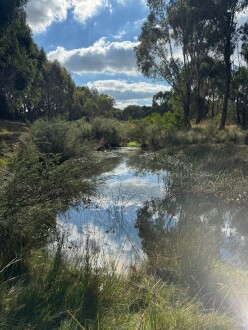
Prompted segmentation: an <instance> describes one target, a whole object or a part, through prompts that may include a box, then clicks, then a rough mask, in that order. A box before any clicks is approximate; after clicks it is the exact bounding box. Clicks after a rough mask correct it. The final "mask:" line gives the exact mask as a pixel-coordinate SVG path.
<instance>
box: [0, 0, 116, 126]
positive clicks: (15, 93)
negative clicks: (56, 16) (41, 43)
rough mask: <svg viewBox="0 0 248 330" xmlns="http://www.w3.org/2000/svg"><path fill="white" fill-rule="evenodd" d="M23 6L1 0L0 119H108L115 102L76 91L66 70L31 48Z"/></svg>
mask: <svg viewBox="0 0 248 330" xmlns="http://www.w3.org/2000/svg"><path fill="white" fill-rule="evenodd" d="M25 5H26V1H21V0H16V1H15V0H13V1H5V0H0V32H1V34H0V119H2V120H7V119H8V120H29V121H35V120H36V119H38V118H43V117H47V118H49V119H50V118H53V117H55V116H63V117H65V118H67V119H69V120H75V119H79V118H81V117H89V118H91V117H96V116H99V115H100V114H104V115H105V116H106V117H112V116H113V114H112V112H113V111H114V104H115V101H114V99H113V98H111V97H110V96H108V95H106V94H99V93H98V91H97V90H94V89H90V88H88V87H78V86H76V85H75V83H74V82H73V80H72V78H71V76H70V75H69V73H68V72H67V71H66V69H65V68H63V67H62V66H61V65H60V64H59V62H57V61H54V62H51V61H48V59H47V57H46V54H45V52H44V50H43V49H39V48H38V47H37V45H36V44H35V43H34V42H33V39H32V33H31V30H30V28H29V27H28V25H27V23H26V14H25Z"/></svg>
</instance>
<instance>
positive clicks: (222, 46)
mask: <svg viewBox="0 0 248 330" xmlns="http://www.w3.org/2000/svg"><path fill="white" fill-rule="evenodd" d="M247 7H248V0H214V7H213V13H214V19H213V29H214V33H213V34H212V37H213V39H212V42H213V47H214V48H215V50H216V51H217V52H219V53H220V54H221V55H222V56H223V60H224V63H225V82H224V85H225V93H224V101H223V109H222V116H221V122H220V129H224V128H225V124H226V119H227V108H228V101H229V98H230V85H231V78H232V71H231V70H232V60H231V56H232V55H233V53H234V49H235V41H236V37H237V20H238V15H239V14H240V13H241V12H242V11H244V10H245V9H246V8H247Z"/></svg>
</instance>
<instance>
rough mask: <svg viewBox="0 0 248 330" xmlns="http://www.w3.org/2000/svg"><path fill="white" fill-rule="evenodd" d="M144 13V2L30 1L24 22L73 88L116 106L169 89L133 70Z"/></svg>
mask: <svg viewBox="0 0 248 330" xmlns="http://www.w3.org/2000/svg"><path fill="white" fill-rule="evenodd" d="M148 14H149V9H148V7H147V6H146V0H30V1H29V3H28V5H27V21H28V24H29V26H30V27H31V29H32V31H33V37H34V41H35V42H36V43H37V44H38V46H39V47H43V48H44V50H45V51H46V53H47V56H48V59H49V60H58V61H59V62H60V63H61V65H63V66H64V67H65V68H66V69H67V70H68V71H69V72H70V74H71V76H72V78H73V79H74V81H75V83H76V84H77V85H78V86H89V87H90V88H97V89H98V91H99V93H105V94H108V95H110V96H111V97H113V98H114V99H115V100H116V107H118V108H120V109H123V108H124V107H125V106H127V105H129V104H139V105H151V103H152V97H153V95H154V94H156V93H157V92H159V91H161V90H162V91H165V90H168V89H169V86H168V85H166V83H165V82H161V81H159V82H154V81H152V80H149V79H146V78H145V77H143V76H142V74H141V73H139V72H138V71H137V70H136V59H135V53H134V47H135V46H136V45H137V44H138V36H139V34H140V32H141V27H142V24H143V22H144V20H145V19H146V17H147V16H148Z"/></svg>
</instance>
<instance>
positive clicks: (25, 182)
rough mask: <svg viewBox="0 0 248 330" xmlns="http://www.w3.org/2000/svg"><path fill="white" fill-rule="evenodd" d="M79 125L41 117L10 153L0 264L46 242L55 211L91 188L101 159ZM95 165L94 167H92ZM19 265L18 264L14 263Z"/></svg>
mask: <svg viewBox="0 0 248 330" xmlns="http://www.w3.org/2000/svg"><path fill="white" fill-rule="evenodd" d="M96 162H97V161H96V159H95V157H93V155H92V153H91V151H90V148H88V147H87V146H86V144H85V143H83V138H82V136H81V130H80V125H78V126H77V125H76V124H69V123H66V122H59V121H57V122H54V123H52V122H45V121H44V122H37V124H36V125H35V126H34V128H33V130H32V132H31V137H30V138H29V139H27V140H26V141H25V142H24V143H23V144H22V146H21V147H20V150H19V152H18V153H17V155H16V156H15V157H14V158H13V159H12V162H11V165H10V168H9V174H8V179H7V181H5V184H4V186H3V187H2V191H1V194H0V200H1V203H0V205H1V206H0V228H1V230H0V251H1V253H0V264H1V266H2V267H5V266H6V265H7V264H8V263H9V262H11V261H12V260H15V259H16V258H20V261H21V264H22V263H23V262H25V258H26V255H28V254H29V253H30V251H31V250H32V249H33V248H37V247H40V246H43V245H44V244H45V243H46V240H47V237H48V235H49V233H50V231H51V230H53V229H54V228H55V225H56V216H57V214H58V213H59V212H63V211H65V210H66V209H67V208H68V207H69V206H75V205H76V204H77V202H78V201H80V200H82V198H84V196H85V195H86V194H88V193H90V192H91V191H92V189H93V188H94V184H93V182H94V180H93V181H92V182H90V181H89V180H88V179H89V177H91V176H92V175H94V174H96V173H97V163H96ZM92 168H95V172H94V173H93V172H92ZM15 267H17V265H15Z"/></svg>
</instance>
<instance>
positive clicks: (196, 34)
mask: <svg viewBox="0 0 248 330" xmlns="http://www.w3.org/2000/svg"><path fill="white" fill-rule="evenodd" d="M212 1H213V0H207V1H204V2H203V3H202V1H200V0H170V1H169V2H167V1H163V0H161V1H156V0H148V1H147V4H148V6H149V8H150V15H149V16H148V18H147V20H146V22H145V23H144V25H143V28H142V32H141V35H140V36H139V41H140V45H139V46H137V47H136V57H137V66H138V69H139V70H140V71H141V72H142V73H143V74H144V75H145V76H147V77H151V78H153V79H162V80H166V81H167V82H168V83H169V84H170V85H171V86H172V87H173V90H174V91H175V92H176V95H177V97H178V98H179V100H180V102H181V104H182V105H183V112H184V122H185V126H190V121H189V119H190V104H191V98H192V89H193V88H194V86H195V88H196V90H197V99H198V100H197V104H198V121H200V120H201V118H202V109H201V104H200V89H201V83H202V77H201V76H200V63H201V60H202V58H203V57H204V56H206V54H207V53H208V51H209V49H210V47H211V45H210V43H209V39H208V31H209V30H210V28H211V24H210V21H211V17H212V11H211V9H212V7H213V6H212V4H213V2H212Z"/></svg>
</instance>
